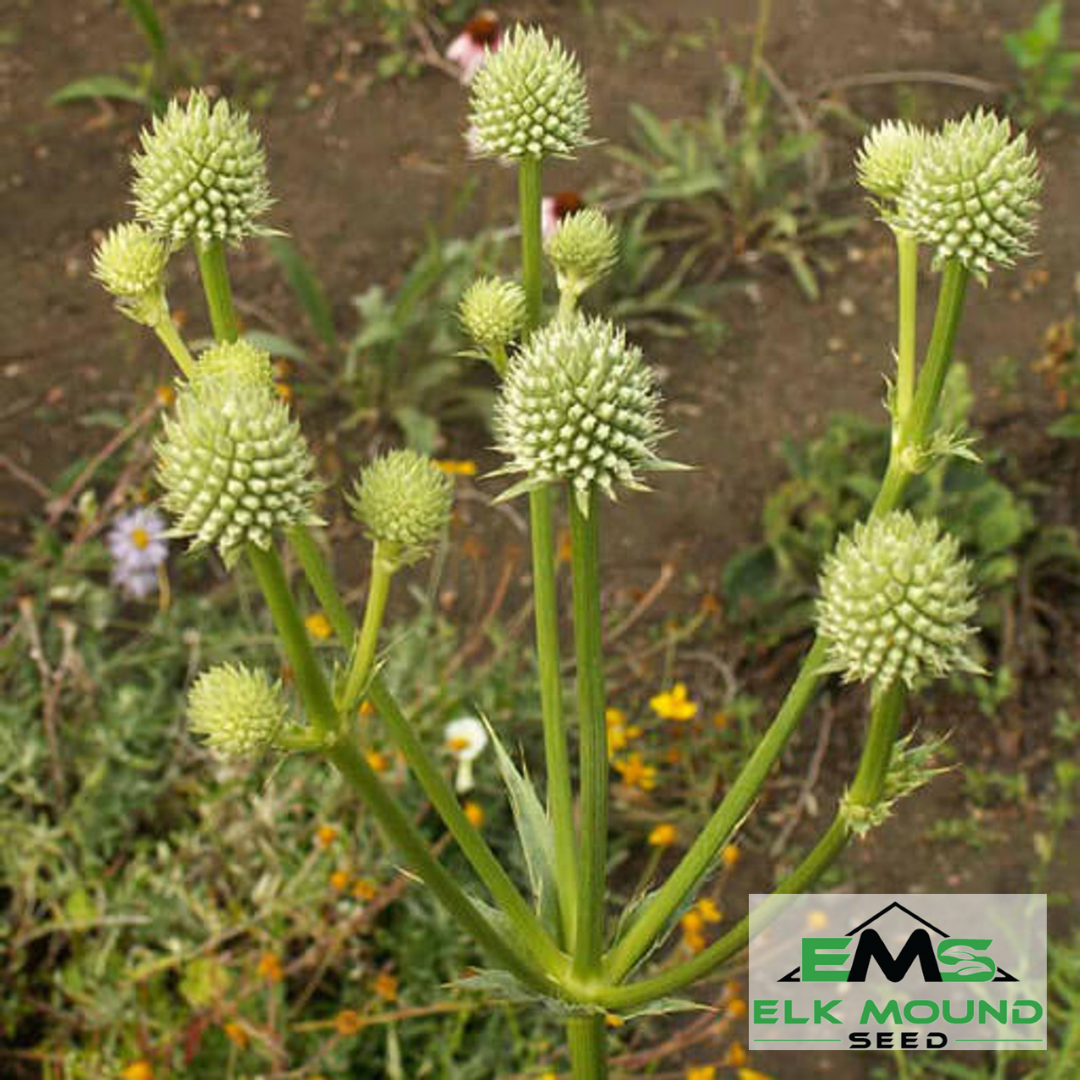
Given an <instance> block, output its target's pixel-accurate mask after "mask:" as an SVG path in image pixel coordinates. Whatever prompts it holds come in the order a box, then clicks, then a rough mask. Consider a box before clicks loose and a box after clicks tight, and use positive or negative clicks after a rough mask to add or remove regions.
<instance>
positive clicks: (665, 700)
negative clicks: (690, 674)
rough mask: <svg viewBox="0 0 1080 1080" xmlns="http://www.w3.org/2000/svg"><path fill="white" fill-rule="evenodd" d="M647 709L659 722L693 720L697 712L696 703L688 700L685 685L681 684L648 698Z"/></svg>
mask: <svg viewBox="0 0 1080 1080" xmlns="http://www.w3.org/2000/svg"><path fill="white" fill-rule="evenodd" d="M649 707H650V708H651V709H652V711H653V712H654V713H656V715H657V716H659V717H660V719H661V720H679V721H682V720H693V719H694V717H695V716H697V711H698V707H697V703H696V702H694V701H691V700H690V698H689V695H688V692H687V689H686V683H681V682H680V683H676V684H675V685H674V686H673V687H672V688H671V689H670V690H665V691H664V692H663V693H660V694H657V695H656V696H655V697H652V698H650V699H649Z"/></svg>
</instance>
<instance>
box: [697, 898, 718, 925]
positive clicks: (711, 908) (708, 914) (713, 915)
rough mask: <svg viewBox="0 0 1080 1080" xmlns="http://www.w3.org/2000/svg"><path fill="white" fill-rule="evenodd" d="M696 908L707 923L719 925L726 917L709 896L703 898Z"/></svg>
mask: <svg viewBox="0 0 1080 1080" xmlns="http://www.w3.org/2000/svg"><path fill="white" fill-rule="evenodd" d="M694 907H695V909H696V910H697V911H698V913H699V914H700V915H701V917H702V918H703V919H704V920H705V922H707V923H718V922H719V921H720V920H721V919H722V918H723V917H724V916H723V914H722V913H721V911H720V909H719V908H718V907H717V906H716V904H714V903H713V901H712V900H710V899H709V898H708V897H707V896H705V897H702V898H701V899H700V900H699V901H698V902H697V903H696V904H695V905H694Z"/></svg>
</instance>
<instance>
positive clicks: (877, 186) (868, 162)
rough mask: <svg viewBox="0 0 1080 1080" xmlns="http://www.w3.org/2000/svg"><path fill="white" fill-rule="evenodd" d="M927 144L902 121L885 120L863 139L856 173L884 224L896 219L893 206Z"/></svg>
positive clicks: (921, 132)
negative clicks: (879, 212) (881, 216)
mask: <svg viewBox="0 0 1080 1080" xmlns="http://www.w3.org/2000/svg"><path fill="white" fill-rule="evenodd" d="M928 140H929V135H928V134H927V132H926V131H925V130H923V128H921V127H918V126H917V125H916V124H908V123H906V122H905V121H903V120H886V121H885V122H884V123H881V124H878V125H877V126H876V127H875V128H874V129H873V130H872V131H871V132H870V133H869V134H868V135H867V136H866V138H865V139H863V143H862V146H861V148H860V149H859V152H858V154H857V155H856V157H855V171H856V173H857V175H858V178H859V183H860V184H861V185H862V186H863V187H864V188H865V189H866V190H867V191H868V192H869V193H870V195H871V196H872V197H873V201H874V203H875V205H876V206H877V207H878V208H879V209H880V210H881V211H882V213H883V214H884V215H885V218H886V220H887V221H892V219H893V217H894V216H895V211H896V202H897V200H898V199H899V198H900V196H901V195H903V194H904V191H905V189H906V188H907V184H908V180H909V179H910V177H911V172H912V169H914V167H915V162H916V161H917V160H918V159H919V157H920V156H921V155H922V153H923V151H924V150H925V149H926V144H927V141H928Z"/></svg>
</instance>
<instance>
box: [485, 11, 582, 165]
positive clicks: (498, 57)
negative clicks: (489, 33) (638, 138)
mask: <svg viewBox="0 0 1080 1080" xmlns="http://www.w3.org/2000/svg"><path fill="white" fill-rule="evenodd" d="M470 104H471V112H470V120H471V122H472V140H473V143H474V145H475V147H476V150H477V153H479V154H480V155H481V156H483V157H500V158H506V159H511V160H516V159H519V158H543V157H549V156H559V157H566V156H568V155H570V154H572V153H573V152H574V151H575V150H576V149H578V147H580V146H583V145H584V144H585V142H586V139H587V135H588V129H589V99H588V95H587V94H586V91H585V79H584V77H583V76H582V74H581V67H580V66H579V64H578V62H577V60H576V59H575V58H574V57H573V56H572V55H571V54H570V53H568V52H567V51H566V50H565V49H564V48H563V46H562V43H561V42H559V41H548V39H547V38H546V37H545V36H544V34H543V32H542V31H540V30H537V29H525V28H524V27H521V26H515V27H513V28H512V29H511V30H510V32H509V33H508V34H507V35H506V37H505V38H504V40H503V42H502V44H501V45H500V47H499V50H498V52H496V53H494V54H493V55H491V56H489V57H488V60H487V62H486V63H485V64H484V66H483V67H482V68H481V69H480V70H479V72H478V73H477V75H476V78H475V79H473V83H472V97H471V103H470Z"/></svg>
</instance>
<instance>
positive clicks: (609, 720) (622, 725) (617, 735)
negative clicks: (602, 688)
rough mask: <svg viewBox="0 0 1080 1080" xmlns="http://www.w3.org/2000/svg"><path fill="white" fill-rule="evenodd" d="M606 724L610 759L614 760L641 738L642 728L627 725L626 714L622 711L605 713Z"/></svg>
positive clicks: (613, 709)
mask: <svg viewBox="0 0 1080 1080" xmlns="http://www.w3.org/2000/svg"><path fill="white" fill-rule="evenodd" d="M604 723H605V725H606V727H607V751H608V758H609V759H610V758H613V757H614V756H615V755H616V754H617V753H618V752H619V751H620V750H625V749H626V747H627V746H628V745H629V744H630V743H631V742H632V741H633V740H634V739H637V738H639V737H640V736H641V728H639V727H637V725H635V724H629V723H627V719H626V713H624V712H623V711H622V709H615V708H612V709H608V710H607V712H605V713H604Z"/></svg>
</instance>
